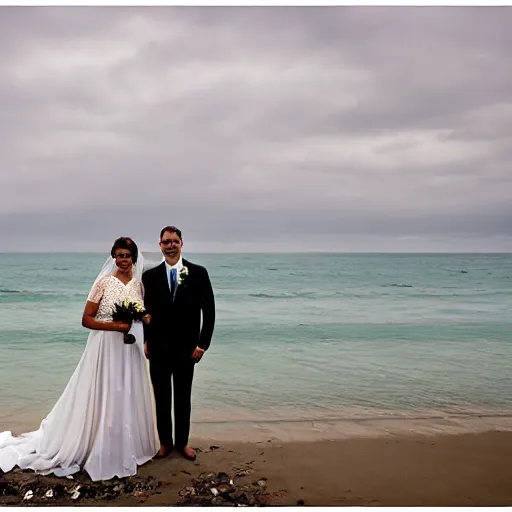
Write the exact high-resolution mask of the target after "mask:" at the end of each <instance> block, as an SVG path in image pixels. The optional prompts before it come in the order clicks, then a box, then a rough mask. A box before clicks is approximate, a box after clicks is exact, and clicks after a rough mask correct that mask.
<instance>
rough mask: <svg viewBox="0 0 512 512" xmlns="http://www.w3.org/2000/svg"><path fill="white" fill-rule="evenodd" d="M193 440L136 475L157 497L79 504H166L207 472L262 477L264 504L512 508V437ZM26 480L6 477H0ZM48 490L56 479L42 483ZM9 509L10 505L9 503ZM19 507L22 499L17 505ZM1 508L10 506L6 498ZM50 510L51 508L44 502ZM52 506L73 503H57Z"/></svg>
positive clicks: (17, 475)
mask: <svg viewBox="0 0 512 512" xmlns="http://www.w3.org/2000/svg"><path fill="white" fill-rule="evenodd" d="M211 445H212V443H211V441H205V440H203V441H197V442H195V443H194V444H193V446H194V447H197V448H199V450H201V451H199V453H198V458H197V461H196V462H190V461H187V460H185V459H183V458H181V457H180V456H178V455H176V454H172V455H171V456H170V457H168V458H166V459H163V460H158V461H151V462H149V463H147V464H146V465H144V466H142V467H141V468H140V469H139V476H140V477H148V476H152V477H154V478H155V479H156V480H158V481H160V482H161V485H160V487H159V488H158V493H154V494H151V495H149V496H143V497H140V496H138V497H135V496H132V495H121V496H120V497H119V498H117V499H115V500H111V501H105V500H91V499H84V500H81V501H79V502H76V504H77V505H82V506H132V505H133V506H136V505H138V506H141V505H144V506H167V505H175V504H176V503H178V502H179V501H180V497H179V491H180V490H181V489H183V488H184V487H185V486H189V485H191V480H192V478H194V477H197V476H199V475H200V474H201V473H204V472H215V473H218V472H221V471H222V472H226V473H227V474H229V475H230V476H235V474H236V473H239V474H240V472H241V473H244V472H245V471H244V469H245V470H246V471H247V474H246V475H245V476H240V477H236V478H235V484H237V485H242V484H243V483H244V482H253V481H255V480H259V479H261V478H266V479H267V491H268V493H269V496H268V504H270V505H289V506H295V505H297V503H298V501H299V500H303V502H304V504H305V505H306V506H308V505H315V506H347V505H348V506H351V505H352V506H369V505H377V506H379V505H381V506H507V505H509V506H510V505H512V485H511V482H512V464H511V461H512V432H511V431H496V430H495V431H491V432H484V433H471V434H455V435H454V434H451V435H447V434H442V435H423V434H417V433H416V434H409V435H407V434H400V435H396V434H388V435H383V436H380V437H375V438H369V437H360V438H348V439H337V440H330V441H329V440H324V441H310V442H280V441H277V440H272V439H269V440H267V441H260V442H256V443H228V442H219V443H216V445H217V446H218V448H215V447H213V448H212V449H211V448H210V446H211ZM24 477H25V478H27V477H28V476H27V474H26V473H14V474H13V473H9V474H8V475H3V476H2V477H0V478H3V479H7V478H9V479H20V478H24ZM43 478H45V479H47V480H48V484H51V483H52V482H55V481H57V480H58V479H55V478H54V477H43ZM10 503H12V500H11V501H10ZM18 503H19V501H18ZM0 504H9V501H8V500H7V499H6V498H5V497H3V498H0ZM49 504H50V503H49ZM51 504H53V505H70V504H71V502H70V501H69V500H66V501H62V500H57V501H54V502H52V503H51Z"/></svg>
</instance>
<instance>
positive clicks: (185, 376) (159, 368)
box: [149, 356, 195, 448]
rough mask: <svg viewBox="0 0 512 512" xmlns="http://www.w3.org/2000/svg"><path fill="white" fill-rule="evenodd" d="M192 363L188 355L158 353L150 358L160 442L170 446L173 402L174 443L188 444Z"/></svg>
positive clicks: (171, 440) (192, 376) (193, 364)
mask: <svg viewBox="0 0 512 512" xmlns="http://www.w3.org/2000/svg"><path fill="white" fill-rule="evenodd" d="M194 366H195V363H194V361H193V360H192V359H190V358H181V357H176V358H174V357H172V356H171V357H158V356H157V357H152V358H150V360H149V370H150V374H151V382H152V384H153V393H154V396H155V406H156V423H157V429H158V437H159V438H160V443H161V444H162V445H166V446H173V432H172V426H173V420H172V418H173V415H172V406H173V401H174V434H175V435H174V440H175V443H174V445H175V446H176V447H178V448H182V447H183V446H186V445H187V444H188V437H189V434H190V413H191V401H192V399H191V395H192V380H193V378H194Z"/></svg>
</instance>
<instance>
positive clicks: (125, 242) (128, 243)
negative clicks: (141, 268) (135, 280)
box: [110, 236, 139, 263]
mask: <svg viewBox="0 0 512 512" xmlns="http://www.w3.org/2000/svg"><path fill="white" fill-rule="evenodd" d="M117 249H127V250H128V251H130V254H131V255H132V262H133V263H137V258H138V256H139V249H138V248H137V244H136V243H135V242H134V241H133V240H132V239H131V238H130V237H129V236H122V237H121V238H118V239H117V240H116V241H115V242H114V245H113V246H112V250H111V251H110V255H111V256H112V258H114V257H115V255H116V250H117Z"/></svg>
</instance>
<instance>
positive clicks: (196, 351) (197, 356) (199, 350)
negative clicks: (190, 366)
mask: <svg viewBox="0 0 512 512" xmlns="http://www.w3.org/2000/svg"><path fill="white" fill-rule="evenodd" d="M203 354H204V349H202V348H200V347H196V348H195V349H194V352H192V359H193V360H194V361H195V362H196V363H199V361H201V358H202V357H203Z"/></svg>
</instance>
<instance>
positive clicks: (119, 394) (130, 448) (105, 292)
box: [0, 226, 215, 481]
mask: <svg viewBox="0 0 512 512" xmlns="http://www.w3.org/2000/svg"><path fill="white" fill-rule="evenodd" d="M159 243H160V248H161V251H162V253H163V256H164V260H165V261H163V262H162V263H161V264H160V265H158V266H156V267H154V268H151V269H149V270H146V271H145V272H143V270H144V261H143V257H142V255H141V254H140V253H139V251H138V248H137V246H136V244H135V242H133V240H132V239H131V238H127V237H122V238H119V239H117V240H116V241H115V242H114V245H113V247H112V250H111V258H109V259H108V260H107V262H106V263H105V265H104V266H103V268H102V269H101V271H100V273H99V275H98V277H97V278H96V280H95V282H94V284H93V286H92V289H91V291H90V293H89V295H88V297H87V302H86V306H85V309H84V314H83V318H82V324H83V325H84V326H85V327H87V328H89V329H91V332H90V334H89V337H88V340H87V345H86V348H85V350H84V353H83V355H82V357H81V359H80V361H79V363H78V366H77V368H76V369H75V371H74V373H73V375H72V377H71V379H70V380H69V382H68V384H67V386H66V388H65V389H64V392H63V393H62V395H61V396H60V398H59V399H58V401H57V403H56V404H55V406H54V407H53V409H52V410H51V411H50V413H49V414H48V416H47V417H46V418H45V419H44V420H43V421H42V422H41V425H40V427H39V429H38V430H37V431H34V432H29V433H26V434H22V435H21V436H19V437H14V436H13V435H12V434H11V432H9V431H7V432H0V469H1V470H2V471H4V472H7V471H10V470H11V469H13V468H14V467H15V466H19V467H20V468H22V469H32V470H34V471H36V472H38V473H41V474H49V473H54V474H55V475H57V476H67V475H71V474H73V473H76V472H77V471H79V470H81V469H84V470H85V471H87V473H88V474H89V476H90V477H91V479H92V480H94V481H97V480H108V479H111V478H113V477H115V476H117V477H120V478H122V477H126V476H131V475H134V474H136V472H137V466H138V465H142V464H144V463H145V462H147V461H149V460H150V459H152V458H163V457H166V456H167V455H168V454H169V453H170V452H171V450H172V448H173V447H175V448H176V449H177V450H178V451H179V452H180V453H181V454H182V455H183V456H184V457H185V458H187V459H190V460H194V459H195V452H194V450H193V449H192V448H190V447H189V446H188V438H189V431H190V412H191V391H192V379H193V375H194V367H195V364H196V363H197V362H198V361H200V360H201V358H202V356H203V354H204V352H205V351H206V350H207V349H208V347H209V345H210V341H211V338H212V335H213V328H214V323H215V303H214V295H213V290H212V286H211V283H210V279H209V276H208V272H207V271H206V269H205V268H203V267H201V266H199V265H195V264H193V263H191V262H190V261H187V260H186V259H183V258H182V256H181V249H182V246H183V239H182V234H181V231H180V230H179V229H178V228H176V227H175V226H166V227H165V228H163V229H162V231H161V233H160V242H159ZM123 301H130V302H139V303H142V302H143V303H144V306H145V309H146V311H147V315H146V316H145V317H144V318H143V322H133V323H131V324H130V323H126V322H121V321H114V320H113V318H112V314H113V311H114V309H115V307H116V304H120V303H122V302H123ZM128 332H130V333H131V334H133V335H134V337H135V340H136V341H135V343H133V344H125V343H124V342H123V337H124V334H126V333H128ZM145 358H147V359H149V374H150V378H151V384H152V387H153V395H154V400H153V396H152V393H151V386H150V382H149V378H148V371H147V364H146V360H145ZM171 381H172V384H171ZM173 399H174V400H173ZM173 401H174V436H173V421H172V418H173V416H172V406H173ZM153 403H154V405H155V409H156V422H155V414H154V408H153ZM155 423H156V424H155ZM155 427H156V429H155ZM158 438H159V439H160V448H158Z"/></svg>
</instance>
